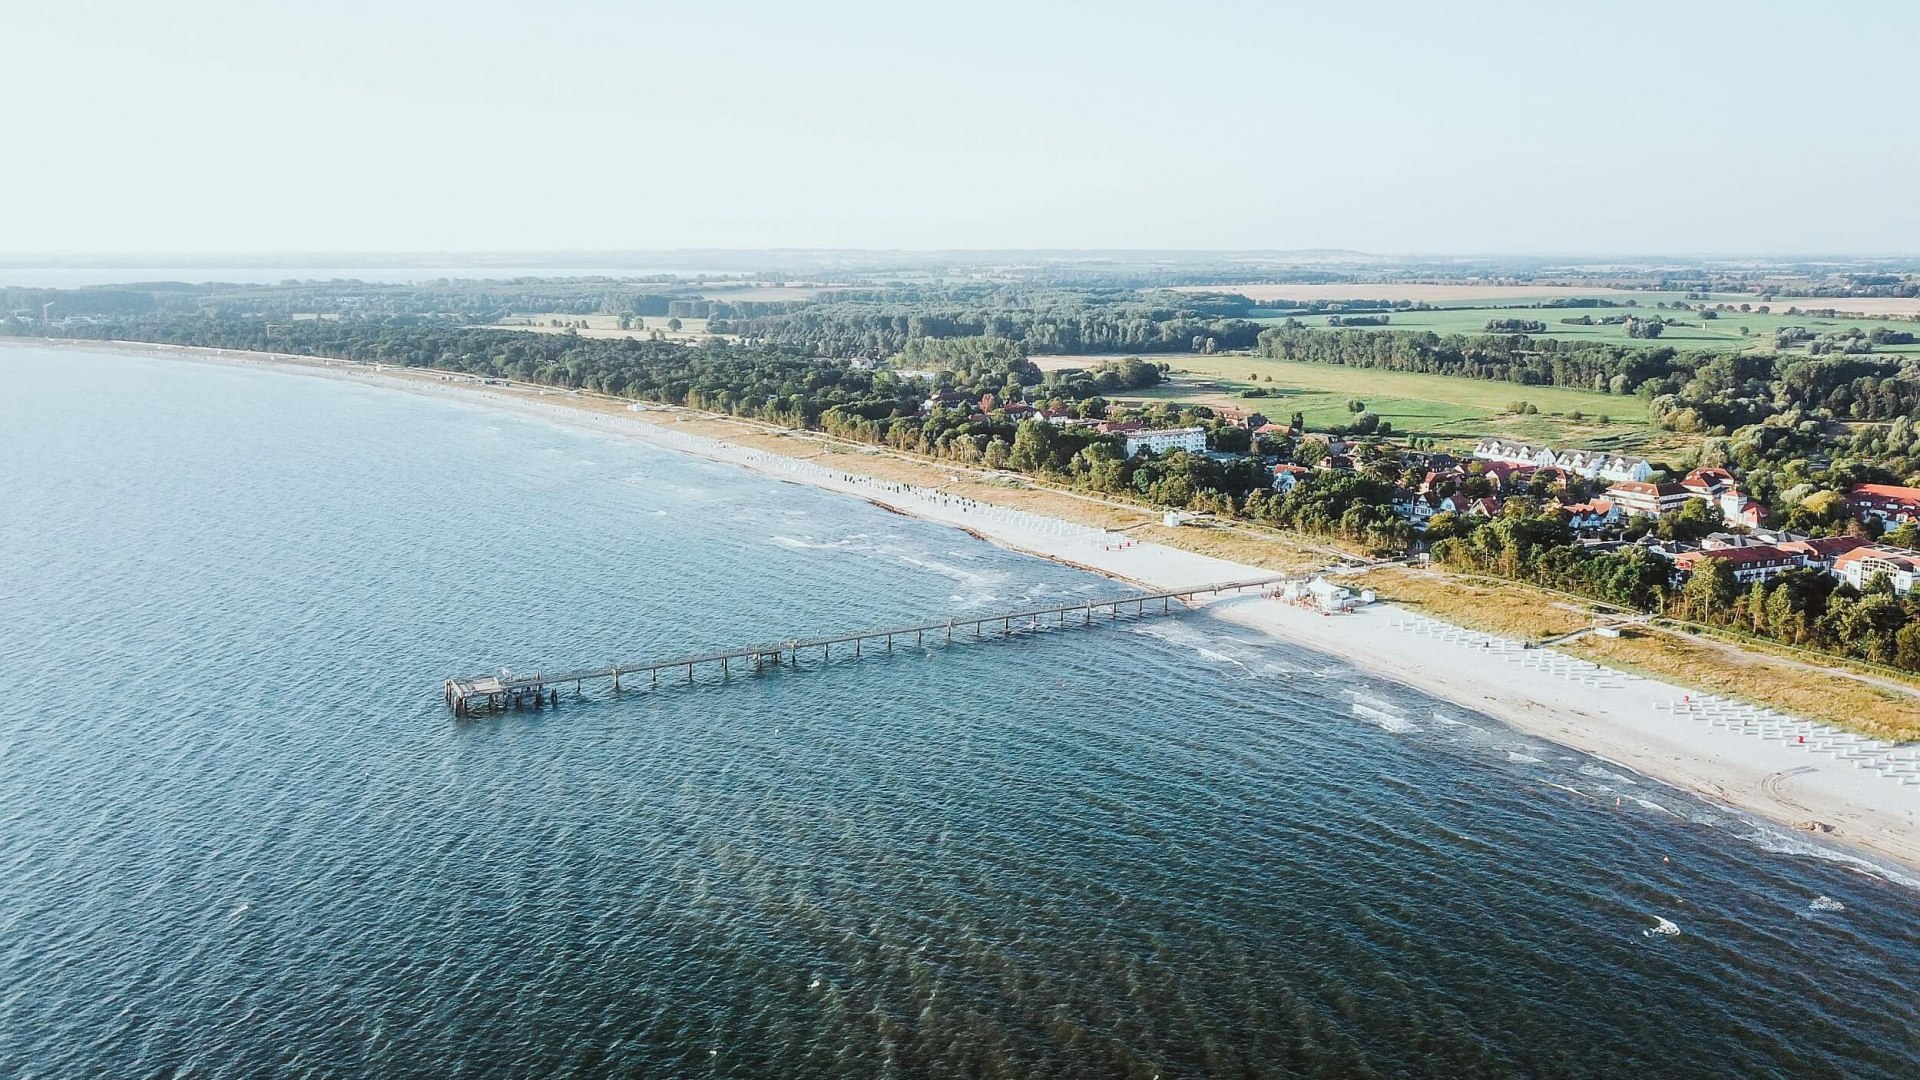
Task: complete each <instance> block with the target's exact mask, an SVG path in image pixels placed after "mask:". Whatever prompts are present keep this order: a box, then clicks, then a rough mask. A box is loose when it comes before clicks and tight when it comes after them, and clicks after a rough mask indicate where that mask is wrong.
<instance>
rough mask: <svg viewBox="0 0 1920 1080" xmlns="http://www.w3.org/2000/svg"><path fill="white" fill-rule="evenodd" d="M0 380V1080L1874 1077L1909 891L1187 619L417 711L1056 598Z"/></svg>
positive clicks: (1008, 559)
mask: <svg viewBox="0 0 1920 1080" xmlns="http://www.w3.org/2000/svg"><path fill="white" fill-rule="evenodd" d="M0 387H3V388H4V393H0V454H4V461H5V462H6V466H7V472H6V476H7V485H6V489H5V495H4V502H0V672H4V675H5V688H6V689H5V694H4V697H0V1075H5V1076H203V1077H255V1076H263V1075H275V1074H278V1075H314V1076H371V1075H382V1076H436V1077H466V1076H474V1077H478V1076H501V1077H507V1076H516V1077H517V1076H598V1075H606V1074H616V1075H635V1076H741V1077H746V1076H755V1077H758V1076H765V1077H815V1076H822V1077H823V1076H852V1077H865V1076H889V1075H892V1076H928V1075H931V1076H971V1075H986V1076H1038V1075H1047V1076H1086V1077H1107V1076H1139V1077H1148V1076H1153V1075H1159V1076H1165V1077H1171V1076H1198V1075H1223V1074H1226V1075H1245V1076H1264V1075H1314V1076H1330V1077H1331V1076H1353V1075H1362V1076H1365V1075H1376V1076H1398V1075H1408V1074H1427V1075H1437V1076H1473V1075H1530V1076H1599V1075H1610V1076H1617V1075H1640V1076H1732V1075H1738V1076H1801V1075H1831V1074H1850V1075H1863V1076H1873V1075H1879V1076H1895V1075H1911V1074H1912V1073H1911V1067H1912V1062H1913V1060H1914V1058H1915V1056H1916V1054H1920V1035H1916V1030H1920V1027H1917V1024H1920V1008H1917V1007H1916V1003H1915V998H1914V990H1915V987H1916V981H1917V980H1916V976H1915V971H1916V962H1917V961H1920V904H1917V903H1916V900H1917V899H1920V894H1917V893H1916V892H1914V891H1913V890H1912V889H1911V888H1910V887H1909V886H1908V885H1905V884H1901V883H1899V882H1896V881H1892V880H1889V879H1888V878H1887V877H1886V876H1882V875H1875V874H1872V873H1868V872H1865V871H1864V870H1863V869H1862V868H1860V867H1858V866H1856V865H1855V864H1854V863H1852V862H1850V861H1848V860H1847V859H1845V858H1842V857H1837V856H1835V855H1834V854H1832V853H1819V852H1818V849H1814V848H1811V847H1809V846H1806V845H1804V844H1802V843H1800V842H1799V841H1797V840H1796V838H1794V837H1792V836H1790V835H1787V834H1783V833H1779V832H1776V831H1773V830H1766V829H1761V828H1759V827H1756V826H1754V825H1751V824H1748V823H1746V822H1743V821H1741V820H1738V819H1736V818H1734V817H1732V816H1730V815H1727V814H1724V813H1721V812H1718V811H1714V810H1711V809H1709V808H1707V807H1706V806H1705V805H1703V804H1701V803H1699V802H1697V801H1696V800H1693V799H1691V798H1688V797H1686V796H1683V795H1681V794H1679V793H1677V792H1673V791H1670V790H1668V789H1665V788H1662V787H1660V786H1658V785H1655V784H1652V783H1649V782H1646V781H1643V780H1642V781H1636V780H1635V779H1633V778H1629V777H1625V776H1622V775H1620V774H1619V773H1618V772H1617V771H1615V770H1613V769H1611V768H1609V767H1607V766H1605V765H1602V764H1599V763H1596V762H1595V761H1593V760H1592V759H1589V758H1584V757H1582V756H1580V755H1577V754H1574V753H1572V752H1570V751H1566V750H1563V749H1560V748H1557V747H1554V746H1552V745H1549V744H1544V743H1541V742H1539V741H1537V740H1532V739H1528V738H1525V737H1523V736H1520V735H1517V734H1514V733H1512V732H1510V731H1508V730H1506V729H1504V728H1502V727H1501V726H1499V725H1498V724H1496V723H1495V722H1493V721H1491V720H1488V719H1486V718H1484V717H1481V716H1477V715H1475V714H1473V713H1469V712H1466V711H1463V710H1459V709H1456V708H1453V707H1450V706H1445V705H1441V704H1438V703H1436V702H1435V701H1433V700H1431V699H1429V698H1426V697H1424V696H1422V695H1420V694H1418V693H1416V692H1414V691H1411V690H1408V689H1405V688H1402V687H1399V686H1396V685H1394V684H1391V683H1388V682H1385V681H1383V680H1381V679H1379V678H1377V677H1375V676H1372V675H1369V674H1367V673H1363V672H1358V671H1355V670H1353V669H1351V668H1349V667H1347V666H1345V665H1343V664H1341V663H1338V662H1336V661H1333V660H1330V659H1327V658H1325V657H1322V656H1317V655H1313V654H1309V653H1303V652H1301V651H1299V650H1297V649H1292V648H1288V647H1285V646H1282V645H1279V644H1276V643H1272V642H1269V641H1266V640H1263V639H1259V638H1256V637H1253V636H1251V635H1250V634H1249V633H1248V632H1246V631H1242V630H1237V629H1230V628H1223V627H1220V626H1217V625H1215V624H1213V623H1212V622H1211V621H1210V620H1207V619H1204V618H1202V617H1195V616H1184V617H1174V618H1172V619H1167V620H1147V621H1140V622H1125V623H1122V624H1120V625H1117V626H1110V627H1107V628H1102V629H1095V630H1092V631H1082V632H1073V633H1062V634H1051V635H1045V636H1041V637H1037V638H1028V639H1024V640H1016V641H1014V642H1012V643H999V642H989V643H985V644H980V645H973V644H967V645H965V646H962V647H955V648H953V649H951V650H948V649H945V648H927V649H924V650H915V649H908V648H898V649H896V651H895V653H894V654H893V655H892V656H891V657H880V658H875V657H873V656H872V655H869V656H868V657H867V658H866V659H863V660H861V661H858V662H853V661H850V660H849V661H846V662H838V661H837V662H835V663H834V664H832V665H830V666H827V667H821V666H819V665H818V664H814V665H811V666H809V667H808V668H807V669H803V670H801V671H798V672H793V671H783V672H780V673H778V674H767V675H763V676H751V675H749V676H745V677H738V676H736V677H735V678H734V679H733V680H732V681H731V682H730V683H729V684H728V685H725V686H722V685H719V684H717V683H702V684H701V685H697V686H695V687H692V688H685V687H674V688H667V687H663V688H661V689H660V690H659V691H657V692H656V691H652V690H647V689H641V690H638V691H635V690H632V689H630V690H629V691H628V692H627V693H625V694H624V695H622V696H621V697H620V698H618V699H617V700H616V699H610V698H608V697H606V696H605V695H593V694H590V695H589V696H588V697H586V698H585V699H582V700H580V701H572V700H563V702H562V705H561V707H560V708H559V709H558V710H555V711H547V712H541V713H533V712H522V713H505V714H502V715H500V716H497V717H494V718H490V719H483V720H476V721H466V722H462V721H456V720H454V719H452V718H451V717H450V716H449V715H448V714H447V712H446V710H445V708H444V706H443V704H442V702H441V697H440V682H441V680H442V679H443V678H444V677H445V676H447V675H449V674H456V673H460V674H465V673H471V672H472V671H474V670H484V669H488V668H492V667H497V666H499V665H501V664H513V665H528V666H531V665H533V664H536V663H546V664H560V663H569V664H571V663H585V662H610V661H612V660H615V659H623V658H629V657H635V656H644V655H649V654H658V653H668V654H670V653H674V652H679V651H683V650H687V649H689V648H691V647H696V646H720V645H732V644H744V643H748V642H753V641H759V640H765V639H778V638H785V637H789V636H793V635H795V634H803V633H810V632H818V631H825V630H831V629H842V628H854V627H859V626H863V625H867V624H876V623H888V622H893V621H900V620H905V619H908V618H911V617H918V616H926V615H939V614H943V613H946V612H949V611H959V610H988V609H993V608H997V607H1000V606H1014V605H1019V604H1025V603H1028V602H1029V601H1033V600H1038V599H1042V598H1049V599H1050V598H1053V597H1074V596H1083V595H1105V594H1108V593H1110V592H1112V591H1114V590H1115V588H1116V587H1115V586H1113V585H1111V584H1110V583H1107V582H1104V581H1102V580H1100V579H1097V578H1094V577H1091V576H1089V575H1085V574H1082V573H1079V572H1077V571H1073V570H1069V569H1066V568H1063V567H1059V566H1055V565H1052V564H1049V563H1046V562H1042V561H1039V560H1035V559H1030V558H1027V557H1024V556H1019V555H1015V554H1011V553H1008V552H1004V551H1001V550H999V549H997V548H995V547H992V546H990V545H987V544H984V543H981V542H979V541H976V540H973V539H971V538H969V537H968V536H966V535H965V534H963V533H960V532H957V531H954V530H950V529H946V528H942V527H938V526H934V525H929V524H925V523H921V522H917V521H914V520H910V519H907V518H903V517H900V516H897V515H894V514H890V513H887V512H884V511H882V510H879V509H876V508H874V507H871V506H868V505H866V504H865V503H862V502H859V501H856V500H851V499H847V498H844V497H839V496H834V495H829V494H824V493H820V492H816V491H813V490H810V489H805V488H800V487H796V486H793V485H791V484H784V483H780V482H778V481H774V480H770V479H766V478H762V477H757V476H754V475H751V474H747V473H743V472H740V471H737V470H734V469H731V468H729V467H726V466H721V465H716V464H709V463H705V462H701V461H698V460H693V459H688V458H684V457H680V456H676V455H673V454H670V453H666V452H662V451H658V450H654V449H650V448H647V447H644V446H640V445H635V444H630V443H627V442H623V441H622V440H620V439H618V438H615V437H612V436H609V435H604V434H598V433H591V432H584V431H574V430H568V429H562V428H558V427H554V426H551V425H547V424H544V423H541V422H537V421H533V420H523V419H520V418H517V417H513V416H506V415H502V414H499V413H496V412H490V411H486V410H483V409H480V408H477V407H470V406H464V405H458V404H451V403H448V402H443V401H437V400H427V399H421V398H416V397H413V396H410V395H405V394H399V393H393V392H390V391H383V390H378V389H373V388H369V387H362V386H355V385H350V384H345V383H341V382H336V381H328V380H322V379H316V378H307V377H297V376H291V375H285V374H277V373H270V372H263V371H249V370H239V369H229V368H221V367H213V366H202V365H197V364H191V363H185V362H180V361H166V360H146V359H137V358H130V357H123V356H92V355H83V354H76V353H49V352H35V351H30V350H22V349H13V348H7V349H0ZM1616 800H1618V806H1616ZM1661 920H1665V921H1666V923H1668V924H1671V925H1672V926H1673V927H1676V928H1677V929H1678V933H1677V934H1663V933H1659V932H1657V929H1656V928H1657V927H1659V926H1661V925H1662V923H1661Z"/></svg>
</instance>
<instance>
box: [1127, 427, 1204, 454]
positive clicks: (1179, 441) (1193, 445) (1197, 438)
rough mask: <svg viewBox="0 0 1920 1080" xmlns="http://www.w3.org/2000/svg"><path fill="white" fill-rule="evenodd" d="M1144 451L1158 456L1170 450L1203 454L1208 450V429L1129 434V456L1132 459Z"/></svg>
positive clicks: (1190, 428)
mask: <svg viewBox="0 0 1920 1080" xmlns="http://www.w3.org/2000/svg"><path fill="white" fill-rule="evenodd" d="M1142 450H1151V451H1153V452H1154V453H1156V454H1164V453H1166V452H1167V451H1169V450H1185V451H1187V452H1189V453H1193V454H1203V453H1205V452H1206V450H1207V429H1206V428H1203V427H1183V428H1163V429H1161V430H1159V431H1129V432H1127V456H1128V457H1132V456H1133V455H1135V454H1137V453H1139V452H1140V451H1142Z"/></svg>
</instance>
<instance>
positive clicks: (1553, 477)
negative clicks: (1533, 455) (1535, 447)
mask: <svg viewBox="0 0 1920 1080" xmlns="http://www.w3.org/2000/svg"><path fill="white" fill-rule="evenodd" d="M1572 479H1573V477H1572V476H1569V475H1568V474H1567V470H1565V469H1563V468H1561V467H1560V466H1558V465H1545V466H1542V467H1540V468H1538V469H1535V470H1533V472H1532V473H1531V474H1530V475H1529V476H1528V477H1527V483H1528V484H1529V485H1531V484H1532V483H1533V482H1534V481H1535V480H1539V481H1542V482H1544V483H1545V484H1546V485H1547V487H1548V488H1549V489H1550V490H1557V489H1561V488H1565V487H1566V486H1567V483H1568V482H1569V481H1570V480H1572Z"/></svg>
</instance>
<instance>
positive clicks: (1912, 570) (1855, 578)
mask: <svg viewBox="0 0 1920 1080" xmlns="http://www.w3.org/2000/svg"><path fill="white" fill-rule="evenodd" d="M1879 574H1885V575H1887V579H1888V580H1889V581H1891V582H1892V583H1893V591H1894V592H1895V593H1896V594H1898V595H1901V596H1905V595H1906V594H1907V592H1908V591H1909V590H1911V589H1912V588H1913V582H1914V579H1915V578H1916V577H1920V552H1912V551H1906V550H1903V549H1901V548H1885V547H1879V546H1877V545H1873V544H1865V545H1862V546H1860V547H1857V548H1854V549H1853V550H1852V551H1849V552H1847V553H1845V554H1843V555H1841V556H1839V557H1838V558H1836V559H1834V560H1833V576H1834V577H1837V578H1839V579H1840V580H1842V581H1844V582H1846V583H1847V584H1849V585H1851V586H1853V587H1854V588H1856V589H1864V588H1866V587H1867V582H1869V581H1872V580H1873V579H1874V577H1875V576H1876V575H1879Z"/></svg>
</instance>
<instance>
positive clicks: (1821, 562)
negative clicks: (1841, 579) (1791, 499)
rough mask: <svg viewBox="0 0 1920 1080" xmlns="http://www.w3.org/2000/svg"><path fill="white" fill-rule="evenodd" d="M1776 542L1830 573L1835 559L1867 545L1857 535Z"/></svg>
mask: <svg viewBox="0 0 1920 1080" xmlns="http://www.w3.org/2000/svg"><path fill="white" fill-rule="evenodd" d="M1709 539H1711V538H1709ZM1774 544H1775V546H1777V547H1778V548H1779V549H1780V550H1782V551H1791V552H1793V553H1794V554H1796V555H1798V556H1800V561H1801V562H1803V563H1805V564H1806V565H1807V566H1810V567H1813V568H1815V569H1819V570H1825V571H1828V572H1829V573H1831V572H1832V571H1833V564H1834V560H1836V559H1838V558H1839V557H1840V556H1842V555H1845V554H1846V553H1847V552H1849V551H1852V550H1854V549H1855V548H1863V547H1866V546H1867V542H1866V541H1865V540H1862V539H1861V538H1859V537H1857V536H1816V537H1810V538H1804V539H1799V540H1776V541H1774Z"/></svg>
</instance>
